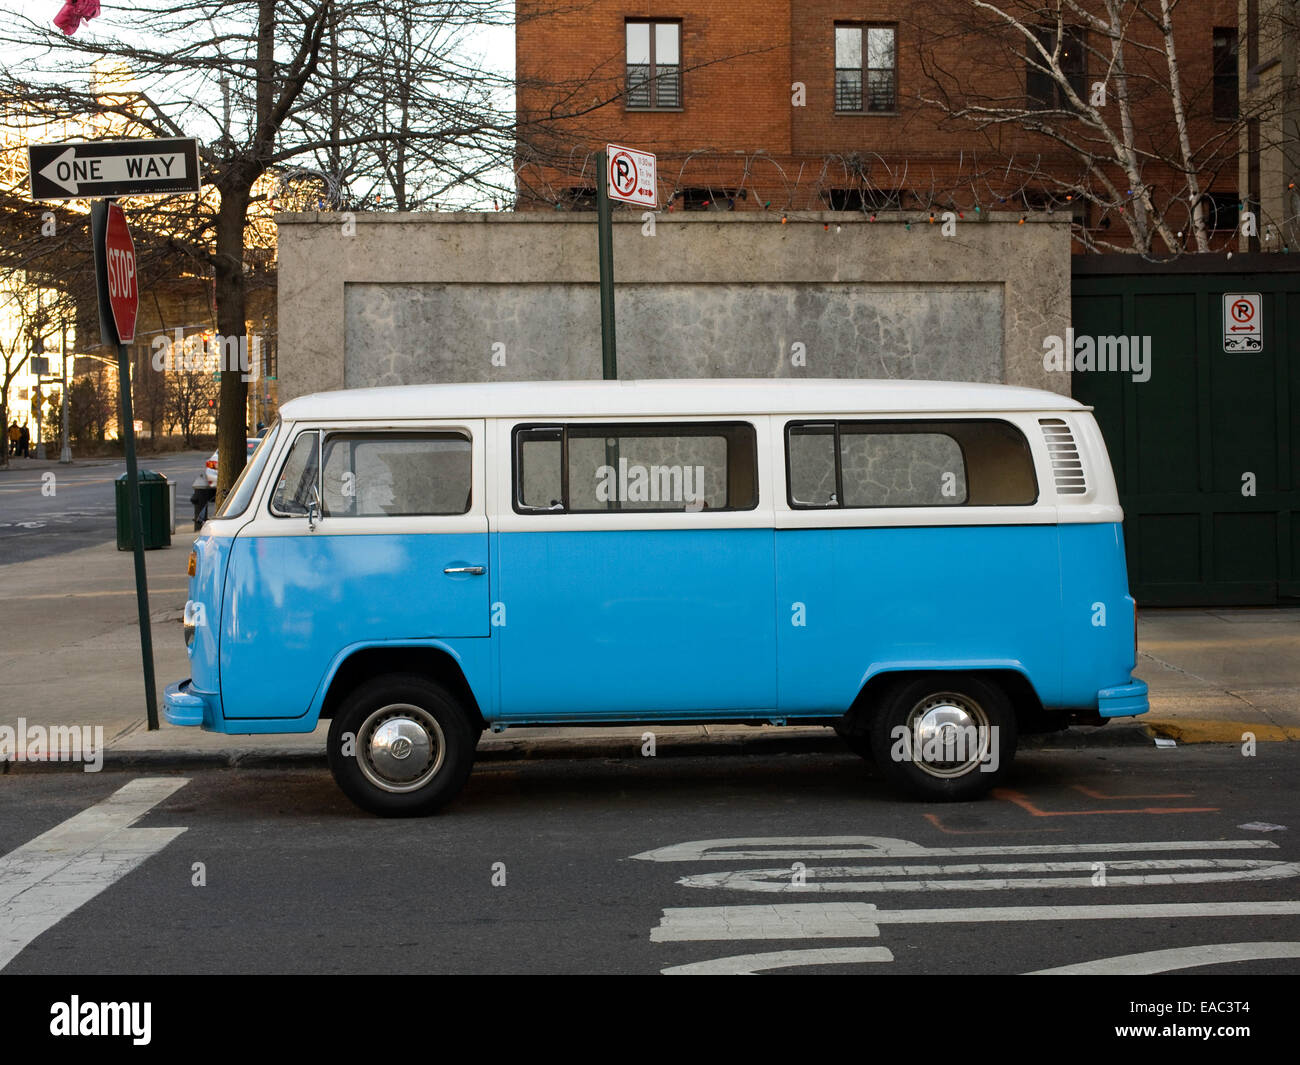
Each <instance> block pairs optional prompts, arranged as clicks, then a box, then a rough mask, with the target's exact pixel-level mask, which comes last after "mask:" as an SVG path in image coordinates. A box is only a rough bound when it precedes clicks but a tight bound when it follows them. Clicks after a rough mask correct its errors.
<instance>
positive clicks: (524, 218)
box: [276, 212, 1070, 402]
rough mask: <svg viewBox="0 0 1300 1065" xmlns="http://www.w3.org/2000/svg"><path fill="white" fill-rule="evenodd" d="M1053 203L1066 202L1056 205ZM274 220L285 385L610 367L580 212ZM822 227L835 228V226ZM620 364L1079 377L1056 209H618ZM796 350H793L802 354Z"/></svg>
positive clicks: (661, 369) (636, 371)
mask: <svg viewBox="0 0 1300 1065" xmlns="http://www.w3.org/2000/svg"><path fill="white" fill-rule="evenodd" d="M1058 218H1059V220H1058ZM347 219H348V216H345V215H336V214H326V213H321V214H291V215H279V216H277V219H276V220H277V222H278V224H279V227H280V232H279V259H280V264H279V265H280V288H279V301H280V302H279V329H280V336H279V341H280V343H279V355H280V362H279V370H280V374H279V376H280V398H281V401H282V402H283V401H284V400H288V399H291V398H292V397H294V396H297V395H302V394H304V393H306V392H314V391H321V390H326V389H335V388H345V387H365V386H368V385H380V384H401V383H419V382H444V381H490V380H564V379H576V378H598V377H600V374H601V348H600V312H599V300H598V288H597V262H596V226H595V215H594V214H591V213H582V214H575V213H556V214H555V215H553V216H552V215H546V214H538V213H529V214H403V215H393V214H360V215H356V216H355V220H354V222H353V223H352V224H351V225H349V224H348V223H347ZM827 226H829V228H826V227H827ZM614 263H615V278H616V280H617V287H616V317H617V321H618V359H619V375H620V376H621V377H626V378H635V377H641V378H644V377H739V376H758V377H892V378H903V377H910V378H928V379H936V380H941V379H946V380H970V381H1004V382H1007V383H1011V384H1022V385H1030V386H1034V387H1040V388H1050V389H1053V390H1055V391H1058V392H1063V393H1068V392H1069V386H1070V383H1069V377H1068V375H1067V374H1061V373H1056V374H1049V373H1048V372H1046V371H1045V370H1044V369H1043V364H1042V356H1043V339H1044V337H1046V336H1048V335H1052V334H1055V335H1058V336H1059V335H1064V332H1065V328H1066V326H1067V325H1068V324H1069V314H1070V237H1069V223H1068V219H1067V218H1065V217H1063V216H1058V217H1057V218H1048V217H1041V216H1040V217H1036V218H1031V219H1030V220H1029V221H1028V222H1027V223H1026V224H1023V225H1021V224H1019V216H1018V215H1007V216H999V215H996V214H995V215H994V216H993V217H992V218H991V219H989V220H987V221H980V222H974V221H962V222H959V223H958V227H957V234H956V236H954V237H950V238H945V237H943V236H941V234H940V225H939V223H937V222H936V223H935V224H934V225H930V224H929V223H928V222H927V221H926V220H925V219H924V218H921V219H919V220H918V219H917V218H916V217H915V216H913V220H912V226H911V230H910V232H909V231H908V230H906V229H905V228H904V225H903V222H902V216H899V217H897V218H895V217H887V216H885V215H881V216H879V220H878V221H877V222H875V223H871V222H868V221H866V220H865V219H864V218H862V216H861V215H843V214H829V213H828V214H824V215H803V216H800V218H799V219H798V220H791V221H789V222H788V223H786V224H782V223H781V222H780V220H779V216H773V215H754V214H739V213H738V214H723V215H719V214H701V215H686V216H681V215H661V216H660V217H659V218H658V220H657V222H656V225H655V232H654V235H652V236H651V235H646V234H645V232H644V229H643V224H642V222H641V219H640V216H639V215H636V214H633V213H630V212H629V213H623V212H619V213H618V214H616V216H615V225H614ZM799 345H801V346H802V352H803V353H804V356H803V357H804V364H802V365H800V364H798V362H797V360H796V358H795V357H794V356H795V353H796V352H798V351H799V350H800V348H799V347H798V346H799Z"/></svg>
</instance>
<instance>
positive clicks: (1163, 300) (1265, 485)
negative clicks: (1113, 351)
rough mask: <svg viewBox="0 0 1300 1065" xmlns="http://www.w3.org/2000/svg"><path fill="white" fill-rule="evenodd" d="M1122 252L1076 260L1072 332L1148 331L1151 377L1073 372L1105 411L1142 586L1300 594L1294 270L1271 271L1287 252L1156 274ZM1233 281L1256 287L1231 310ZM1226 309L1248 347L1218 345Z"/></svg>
mask: <svg viewBox="0 0 1300 1065" xmlns="http://www.w3.org/2000/svg"><path fill="white" fill-rule="evenodd" d="M1115 258H1117V257H1111V256H1107V257H1105V259H1106V260H1107V261H1106V262H1101V261H1093V262H1089V261H1087V260H1086V259H1085V258H1083V257H1080V262H1079V263H1077V264H1076V268H1075V276H1074V291H1073V316H1074V330H1075V335H1076V337H1082V336H1091V337H1110V336H1115V337H1128V338H1130V343H1132V342H1133V340H1132V338H1142V337H1150V338H1151V361H1150V370H1151V376H1150V379H1149V380H1147V381H1134V380H1133V379H1132V377H1133V375H1132V374H1125V373H1119V372H1112V371H1102V370H1093V371H1092V372H1079V371H1077V370H1076V372H1075V374H1074V378H1073V382H1074V384H1073V391H1074V396H1075V398H1076V399H1078V400H1080V401H1081V402H1083V403H1088V404H1090V405H1092V406H1093V407H1095V408H1096V411H1097V420H1098V422H1099V423H1100V425H1101V428H1102V432H1103V433H1104V434H1105V437H1106V444H1107V447H1108V448H1109V449H1110V455H1111V461H1112V463H1113V464H1114V466H1115V475H1116V478H1117V479H1118V481H1119V492H1120V500H1121V502H1122V503H1123V505H1124V514H1125V521H1124V531H1125V538H1126V541H1127V543H1128V561H1129V583H1130V585H1131V587H1132V589H1133V594H1134V596H1135V597H1136V598H1137V600H1138V602H1139V603H1144V604H1148V605H1216V606H1222V605H1229V604H1262V603H1279V602H1287V601H1290V602H1292V603H1294V602H1295V600H1296V597H1300V275H1298V274H1297V273H1296V272H1294V270H1288V271H1282V270H1279V269H1276V266H1280V265H1281V263H1280V262H1279V260H1281V259H1282V257H1281V256H1241V257H1238V258H1240V259H1243V260H1246V261H1247V262H1245V263H1243V266H1245V265H1249V267H1250V269H1251V270H1253V271H1256V272H1244V271H1243V272H1241V273H1237V272H1235V271H1234V272H1232V273H1227V272H1221V273H1203V272H1201V273H1198V272H1192V271H1190V270H1188V271H1186V272H1182V271H1180V272H1178V273H1154V272H1148V271H1146V270H1144V269H1142V268H1141V264H1138V266H1137V267H1135V266H1134V265H1133V264H1132V262H1131V260H1130V262H1129V263H1127V264H1123V265H1121V264H1115V262H1114V260H1115ZM1294 258H1296V257H1295V256H1288V257H1287V260H1288V261H1287V262H1286V265H1287V266H1292V265H1293V264H1292V263H1291V262H1289V260H1290V259H1294ZM1218 261H1219V269H1220V270H1222V269H1223V262H1224V261H1223V260H1222V259H1220V260H1218ZM1234 265H1235V263H1234ZM1294 266H1296V267H1300V262H1297V263H1295V264H1294ZM1260 267H1265V269H1263V270H1261V269H1260ZM1120 270H1129V271H1134V270H1139V271H1140V272H1130V273H1127V274H1122V273H1120V272H1119V271H1120ZM1225 294H1233V295H1235V294H1241V295H1244V296H1247V297H1252V298H1248V299H1246V300H1244V301H1239V300H1235V299H1234V300H1232V301H1231V304H1230V306H1229V307H1228V308H1227V312H1228V313H1227V314H1226V316H1225V306H1224V296H1225ZM1256 295H1257V296H1258V297H1259V298H1258V300H1257V301H1256V300H1255V299H1253V297H1254V296H1256ZM1225 317H1226V324H1227V325H1228V327H1229V329H1228V332H1229V335H1231V336H1233V337H1234V340H1233V341H1232V342H1230V343H1229V345H1228V346H1234V347H1240V348H1242V349H1244V350H1241V351H1237V352H1233V353H1229V352H1227V351H1225V350H1224V348H1225V328H1224V327H1225ZM1261 318H1262V323H1260V319H1261ZM1257 323H1260V324H1262V337H1259V338H1255V336H1254V332H1255V325H1256V324H1257ZM1243 333H1244V334H1245V338H1243V336H1242V334H1243ZM1261 341H1262V347H1261V348H1260V349H1259V350H1252V349H1253V348H1254V347H1255V346H1256V345H1257V344H1258V343H1260V342H1261Z"/></svg>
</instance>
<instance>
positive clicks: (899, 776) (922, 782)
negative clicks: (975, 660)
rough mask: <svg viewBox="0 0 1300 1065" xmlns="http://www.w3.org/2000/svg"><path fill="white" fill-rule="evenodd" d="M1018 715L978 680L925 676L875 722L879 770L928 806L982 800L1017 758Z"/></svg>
mask: <svg viewBox="0 0 1300 1065" xmlns="http://www.w3.org/2000/svg"><path fill="white" fill-rule="evenodd" d="M1017 739H1018V734H1017V729H1016V715H1015V711H1014V710H1013V708H1012V706H1011V703H1010V701H1009V700H1008V699H1007V697H1006V694H1005V693H1004V692H1003V691H1002V689H1001V688H999V687H998V686H997V685H995V684H991V683H989V682H987V681H985V680H983V679H981V678H979V677H972V676H958V675H952V674H949V675H944V674H927V675H925V676H919V677H914V678H911V679H906V680H901V681H899V682H898V683H897V684H895V685H894V686H893V687H892V688H890V689H889V690H887V691H886V692H885V693H884V698H883V700H882V701H881V704H880V706H879V708H878V709H877V711H876V714H875V715H874V717H873V719H872V722H871V746H872V750H873V751H874V752H875V756H876V764H877V765H878V766H879V767H880V770H881V772H883V773H884V774H885V775H886V776H887V777H889V778H890V779H891V780H892V781H893V782H894V783H896V784H899V785H901V786H902V787H903V788H905V789H906V790H908V791H910V792H911V793H912V794H914V795H917V796H919V797H921V798H924V799H930V800H938V801H941V802H944V801H946V802H960V801H963V800H967V799H977V798H979V797H980V796H982V795H984V794H985V793H986V792H988V791H989V790H990V789H991V788H993V787H995V786H997V785H998V784H1000V783H1001V782H1002V780H1003V779H1005V777H1006V775H1007V771H1008V770H1009V769H1010V767H1011V761H1012V759H1013V758H1015V754H1016V742H1017Z"/></svg>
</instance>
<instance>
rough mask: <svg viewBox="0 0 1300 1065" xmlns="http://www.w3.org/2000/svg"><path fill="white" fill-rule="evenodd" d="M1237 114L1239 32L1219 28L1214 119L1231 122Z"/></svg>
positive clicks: (1215, 34)
mask: <svg viewBox="0 0 1300 1065" xmlns="http://www.w3.org/2000/svg"><path fill="white" fill-rule="evenodd" d="M1237 114H1238V105H1237V30H1236V28H1235V27H1230V26H1219V27H1217V28H1216V29H1215V31H1214V117H1215V118H1222V119H1227V120H1229V121H1231V120H1233V119H1235V118H1236V117H1237Z"/></svg>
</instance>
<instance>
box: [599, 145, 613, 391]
mask: <svg viewBox="0 0 1300 1065" xmlns="http://www.w3.org/2000/svg"><path fill="white" fill-rule="evenodd" d="M608 182H609V153H608V152H604V151H602V152H601V153H600V180H598V181H597V182H596V242H597V244H598V245H599V249H600V364H601V369H602V370H603V372H604V377H605V380H606V381H616V380H618V350H617V347H616V345H615V341H614V234H613V227H612V225H611V218H610V206H609V189H608V187H607V185H608Z"/></svg>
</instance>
